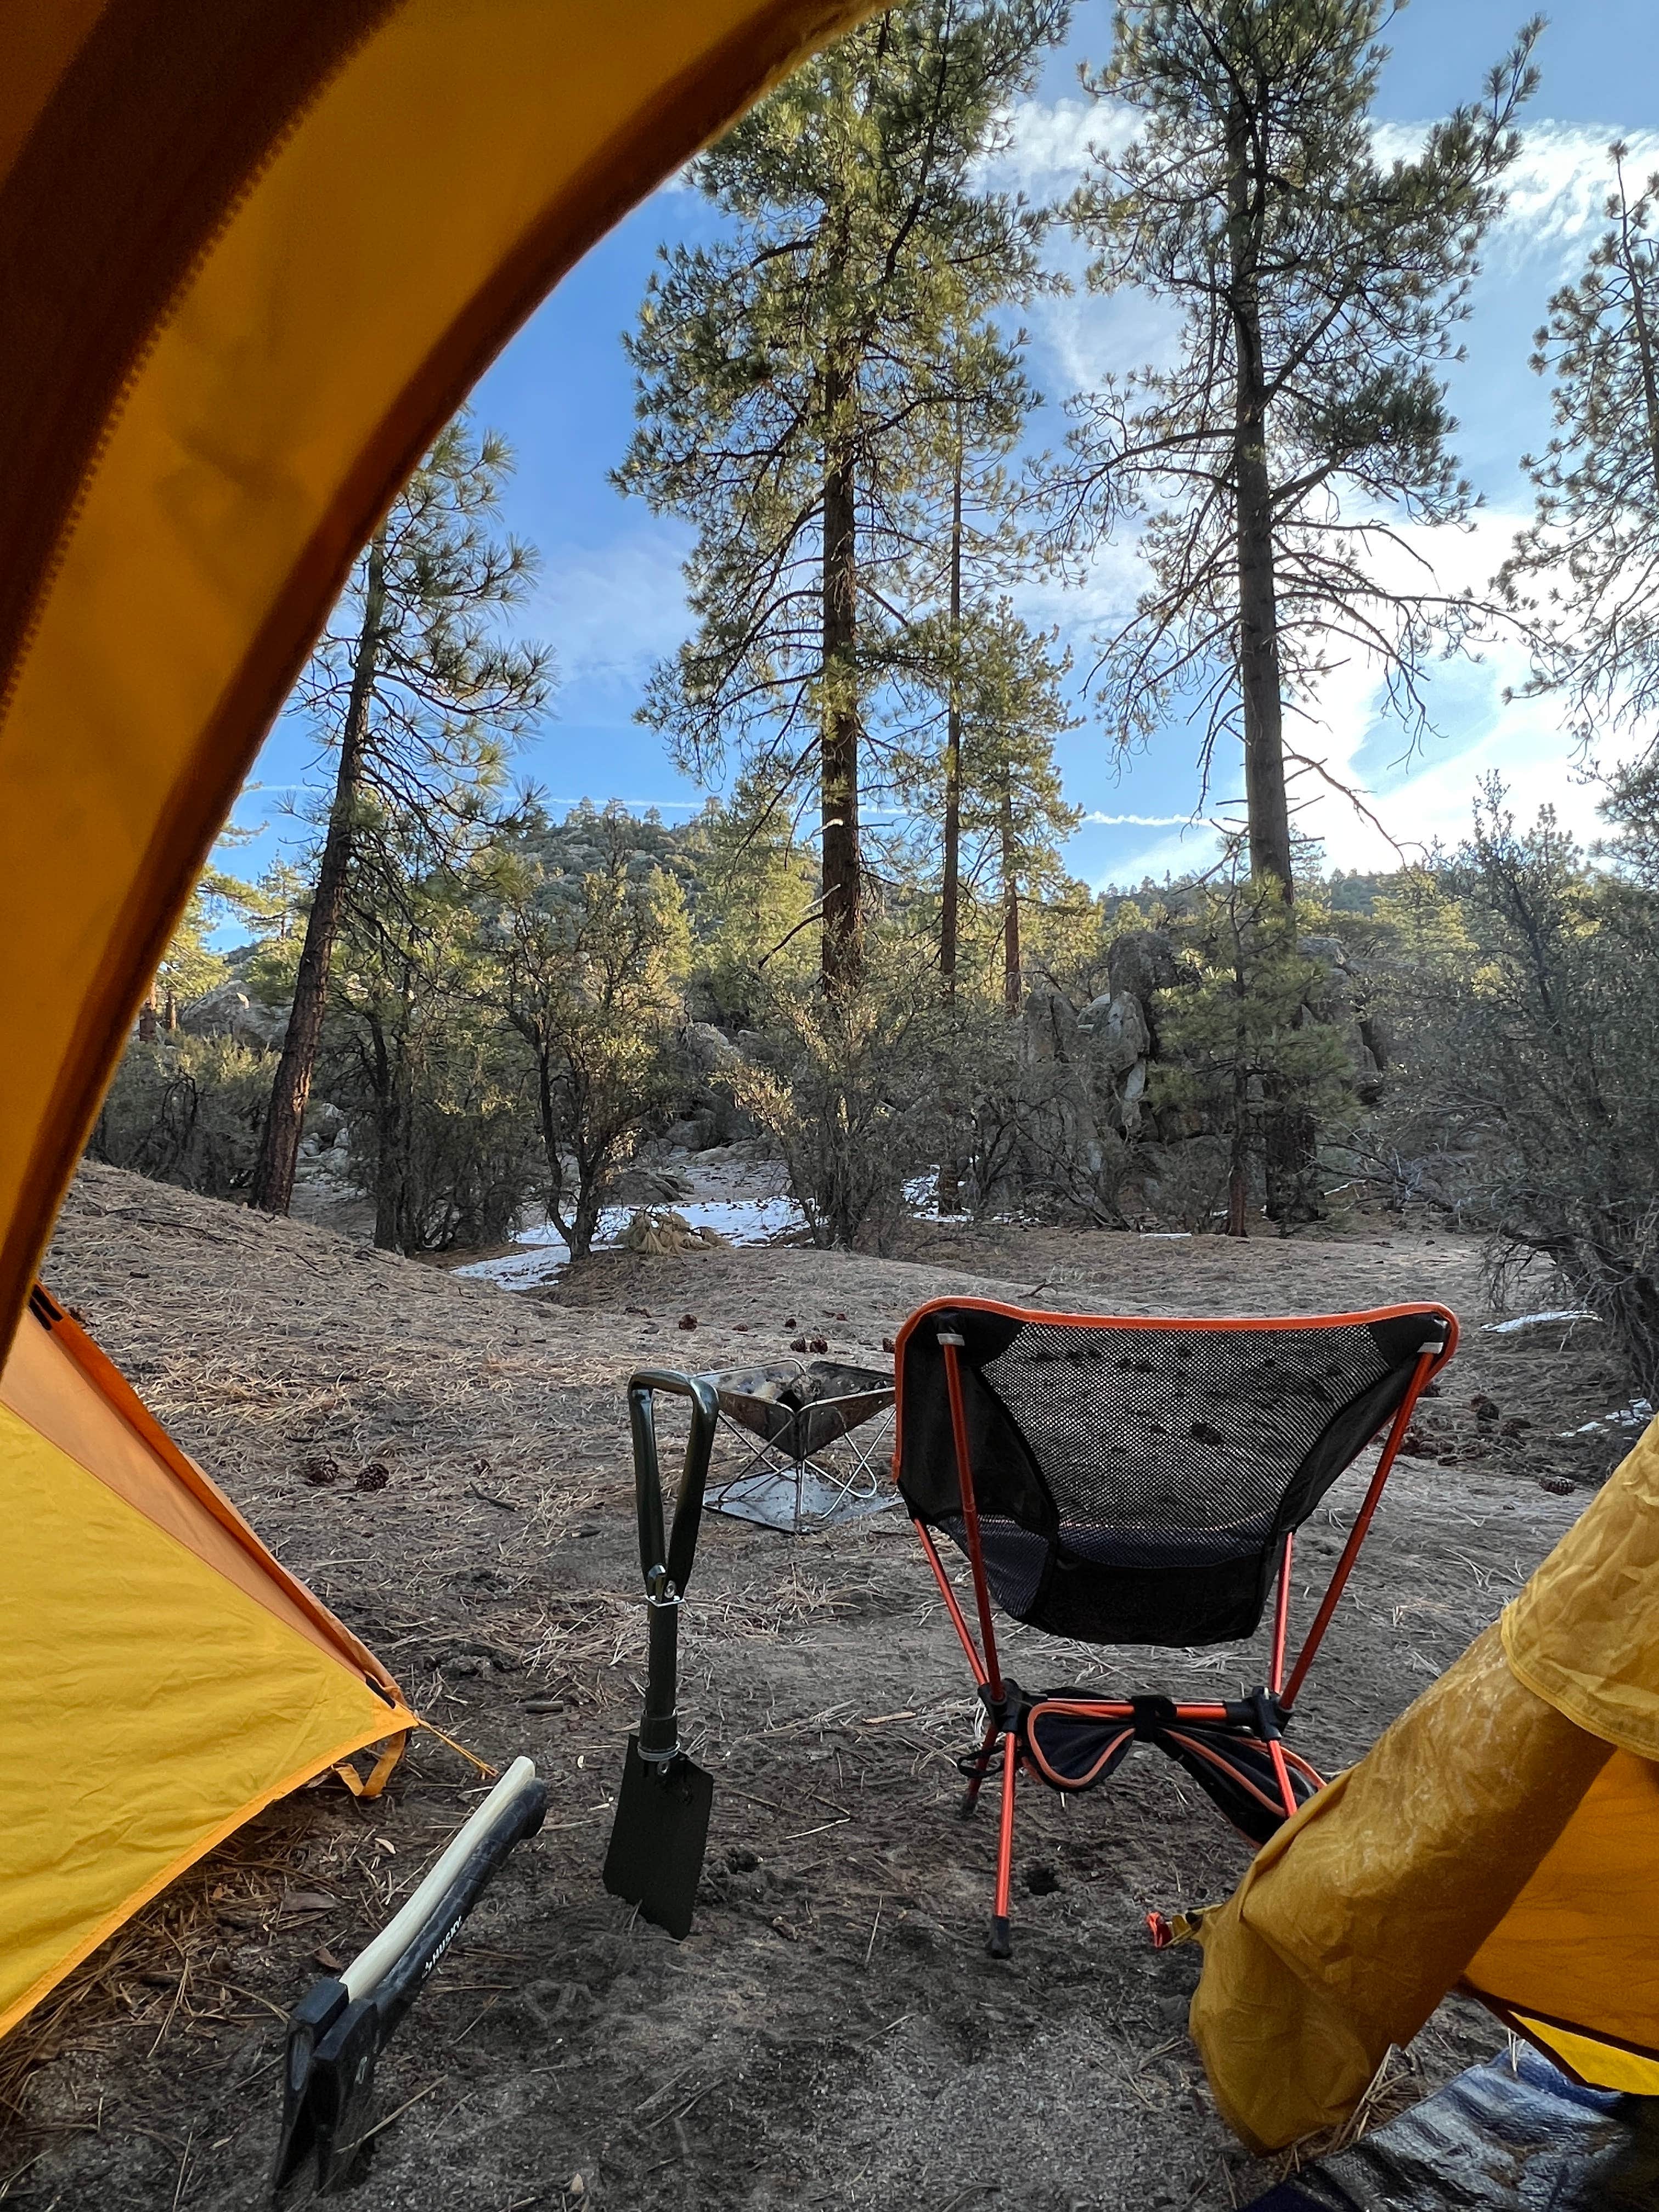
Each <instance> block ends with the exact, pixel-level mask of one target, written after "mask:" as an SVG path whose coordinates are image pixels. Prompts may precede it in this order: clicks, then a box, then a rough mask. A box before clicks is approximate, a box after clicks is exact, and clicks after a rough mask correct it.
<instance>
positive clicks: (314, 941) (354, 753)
mask: <svg viewBox="0 0 1659 2212" xmlns="http://www.w3.org/2000/svg"><path fill="white" fill-rule="evenodd" d="M385 611H386V538H385V535H384V533H383V532H380V531H377V532H375V534H374V538H372V539H371V540H370V543H369V548H368V574H367V576H366V578H365V580H364V587H363V620H362V629H360V631H359V632H358V635H357V650H356V657H355V659H354V661H353V664H352V671H351V690H350V692H349V696H348V698H347V702H346V714H345V726H344V727H343V730H342V731H341V733H340V766H339V771H338V774H337V775H336V777H335V779H334V799H333V803H332V805H331V806H330V808H329V813H328V833H327V835H326V836H325V839H324V841H323V857H322V861H321V864H320V866H319V868H318V871H317V887H316V890H315V892H314V893H313V897H312V902H311V912H310V914H309V915H307V918H306V933H305V941H304V943H303V944H302V945H301V948H300V965H299V968H298V969H297V970H296V972H295V978H294V1005H293V1007H292V1009H291V1011H290V1012H289V1018H288V1034H287V1036H285V1038H284V1039H283V1050H282V1055H281V1057H280V1059H279V1060H277V1063H276V1079H275V1081H274V1082H273V1083H272V1085H271V1088H270V1109H269V1111H268V1112H267V1113H266V1115H265V1125H264V1129H263V1130H262V1131H261V1133H260V1137H259V1156H258V1160H257V1161H256V1162H255V1164H254V1170H253V1184H252V1194H251V1196H250V1198H249V1201H248V1202H249V1204H250V1205H252V1206H258V1208H259V1210H260V1211H261V1212H264V1213H286V1212H288V1210H289V1205H290V1204H291V1203H292V1201H293V1197H294V1174H295V1168H296V1167H297V1165H298V1164H299V1158H300V1138H301V1133H302V1131H303V1129H304V1126H305V1116H306V1106H307V1102H308V1101H309V1099H310V1097H311V1079H312V1076H313V1073H314V1071H315V1069H316V1066H317V1051H318V1047H319V1045H320V1043H321V1042H322V1036H323V1014H324V1012H325V1008H326V1006H327V1004H328V978H329V970H330V968H331V965H332V963H333V958H334V940H335V939H336V938H337V936H338V934H339V930H340V919H341V916H342V915H343V913H344V911H345V895H346V883H347V879H348V877H349V872H350V867H351V854H352V842H353V838H354V836H355V835H356V819H357V806H358V802H359V798H360V794H361V786H362V772H363V763H364V760H365V758H366V757H367V755H368V744H369V729H370V717H369V709H370V708H371V706H372V704H373V702H374V677H375V671H376V668H377V665H378V663H379V657H380V625H381V622H382V620H383V618H384V616H385Z"/></svg>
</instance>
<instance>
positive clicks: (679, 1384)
mask: <svg viewBox="0 0 1659 2212" xmlns="http://www.w3.org/2000/svg"><path fill="white" fill-rule="evenodd" d="M659 1390H670V1391H672V1392H673V1394H674V1395H675V1396H676V1397H678V1398H689V1399H690V1401H691V1433H690V1436H689V1437H687V1439H686V1445H685V1464H684V1468H682V1470H681V1473H680V1486H679V1493H678V1497H677V1498H676V1499H675V1501H674V1525H673V1528H672V1529H671V1532H670V1533H669V1534H668V1536H667V1539H666V1541H665V1539H664V1534H663V1512H662V1483H661V1479H660V1477H659V1474H658V1471H657V1423H656V1413H655V1403H654V1397H653V1394H654V1393H655V1392H656V1391H659ZM628 1418H629V1426H630V1427H631V1428H632V1430H633V1432H634V1492H635V1504H636V1506H637V1508H638V1511H639V1521H640V1565H641V1569H642V1570H643V1571H644V1574H645V1600H646V1604H647V1607H648V1608H649V1613H650V1622H651V1632H650V1655H649V1663H648V1671H647V1675H646V1691H645V1711H644V1712H643V1714H642V1715H641V1718H640V1725H639V1732H638V1734H637V1735H630V1736H629V1739H628V1757H627V1760H626V1762H625V1764H624V1765H623V1779H622V1789H621V1790H620V1792H619V1793H618V1796H617V1818H616V1821H615V1824H614V1826H612V1828H611V1849H610V1850H609V1851H608V1852H607V1853H606V1854H605V1887H606V1888H607V1889H608V1890H609V1891H610V1892H611V1895H612V1896H613V1897H623V1898H626V1899H628V1901H629V1904H630V1905H638V1906H639V1908H640V1911H641V1912H642V1913H643V1914H644V1915H645V1917H646V1918H647V1920H653V1921H655V1923H656V1924H657V1925H658V1927H659V1928H662V1929H666V1930H667V1932H668V1933H669V1935H671V1936H673V1937H675V1938H676V1940H678V1938H679V1937H681V1936H689V1935H690V1932H691V1911H692V1907H693V1905H695V1904H696V1896H697V1881H698V1877H699V1876H700V1875H701V1874H702V1855H703V1851H704V1849H705V1847H706V1846H707V1844H708V1814H709V1811H710V1808H712V1806H713V1804H714V1777H713V1776H712V1775H709V1774H705V1773H704V1771H703V1770H702V1767H700V1766H697V1765H694V1764H693V1763H692V1761H691V1760H690V1759H688V1758H687V1757H686V1755H685V1753H684V1752H683V1751H682V1750H681V1749H680V1723H679V1714H678V1711H677V1710H676V1707H675V1689H676V1675H677V1670H678V1649H679V1618H680V1613H679V1609H680V1603H681V1601H682V1600H683V1598H684V1595H685V1585H686V1583H688V1582H689V1581H690V1577H691V1562H692V1559H693V1558H694V1557H695V1556H696V1548H697V1526H698V1522H699V1521H700V1520H701V1518H702V1493H703V1486H704V1484H705V1483H706V1482H707V1480H708V1456H709V1454H710V1453H711V1451H712V1450H713V1449H714V1425H715V1423H716V1422H717V1421H718V1420H719V1419H720V1400H719V1398H718V1396H717V1395H715V1391H714V1385H713V1383H710V1382H709V1380H708V1377H707V1376H701V1375H675V1374H671V1373H669V1372H667V1371H665V1370H663V1369H660V1368H655V1367H646V1368H641V1370H640V1371H639V1373H638V1374H636V1375H635V1376H631V1377H630V1378H629V1385H628Z"/></svg>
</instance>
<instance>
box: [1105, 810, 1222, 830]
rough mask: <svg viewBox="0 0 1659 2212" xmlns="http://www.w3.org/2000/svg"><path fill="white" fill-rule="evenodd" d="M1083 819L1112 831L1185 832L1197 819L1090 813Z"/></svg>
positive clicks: (1155, 815) (1173, 816)
mask: <svg viewBox="0 0 1659 2212" xmlns="http://www.w3.org/2000/svg"><path fill="white" fill-rule="evenodd" d="M1083 818H1084V820H1085V822H1099V823H1104V825H1105V826H1106V827H1107V828H1108V829H1190V828H1193V827H1194V826H1195V824H1196V822H1197V820H1198V818H1199V817H1196V816H1194V815H1191V814H1101V813H1092V814H1085V816H1084V817H1083Z"/></svg>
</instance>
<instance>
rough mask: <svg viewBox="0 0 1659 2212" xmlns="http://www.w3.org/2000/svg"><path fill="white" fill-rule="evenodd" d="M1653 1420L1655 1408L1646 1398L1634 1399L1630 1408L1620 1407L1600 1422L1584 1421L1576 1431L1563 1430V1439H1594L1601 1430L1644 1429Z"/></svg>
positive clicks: (1604, 1415)
mask: <svg viewBox="0 0 1659 2212" xmlns="http://www.w3.org/2000/svg"><path fill="white" fill-rule="evenodd" d="M1651 1419H1653V1408H1652V1407H1651V1406H1650V1405H1649V1403H1648V1401H1647V1400H1646V1399H1645V1398H1632V1400H1631V1401H1630V1403H1629V1405H1628V1406H1620V1407H1616V1408H1615V1409H1614V1411H1613V1412H1612V1413H1603V1414H1602V1416H1601V1419H1600V1420H1598V1421H1583V1422H1581V1423H1580V1424H1579V1425H1578V1426H1577V1428H1576V1429H1563V1430H1562V1431H1560V1433H1561V1435H1562V1436H1563V1437H1593V1436H1595V1434H1596V1433H1597V1431H1599V1430H1601V1429H1644V1428H1645V1427H1646V1426H1647V1425H1648V1423H1649V1422H1650V1420H1651Z"/></svg>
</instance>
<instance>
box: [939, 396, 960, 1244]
mask: <svg viewBox="0 0 1659 2212" xmlns="http://www.w3.org/2000/svg"><path fill="white" fill-rule="evenodd" d="M961 650H962V410H961V407H960V405H958V407H957V469H956V479H955V482H954V483H952V485H951V688H950V694H949V697H948V701H947V703H946V707H945V866H944V875H943V880H942V881H941V884H940V886H939V991H940V996H941V997H942V998H943V1000H944V1002H945V1019H946V1020H947V1022H949V1023H950V1024H951V1028H952V1030H953V1031H954V1028H955V1017H956V1009H957V922H958V915H959V908H960V906H961V902H962V671H961V669H960V668H959V666H958V665H957V661H958V656H959V654H960V653H961ZM953 1041H954V1038H953ZM961 1203H962V1178H961V1175H960V1173H959V1171H958V1168H957V1156H956V1115H955V1109H954V1102H953V1101H951V1100H949V1099H947V1100H946V1101H945V1157H944V1158H942V1159H941V1160H940V1162H939V1212H941V1213H954V1212H956V1211H957V1207H958V1206H960V1205H961Z"/></svg>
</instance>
